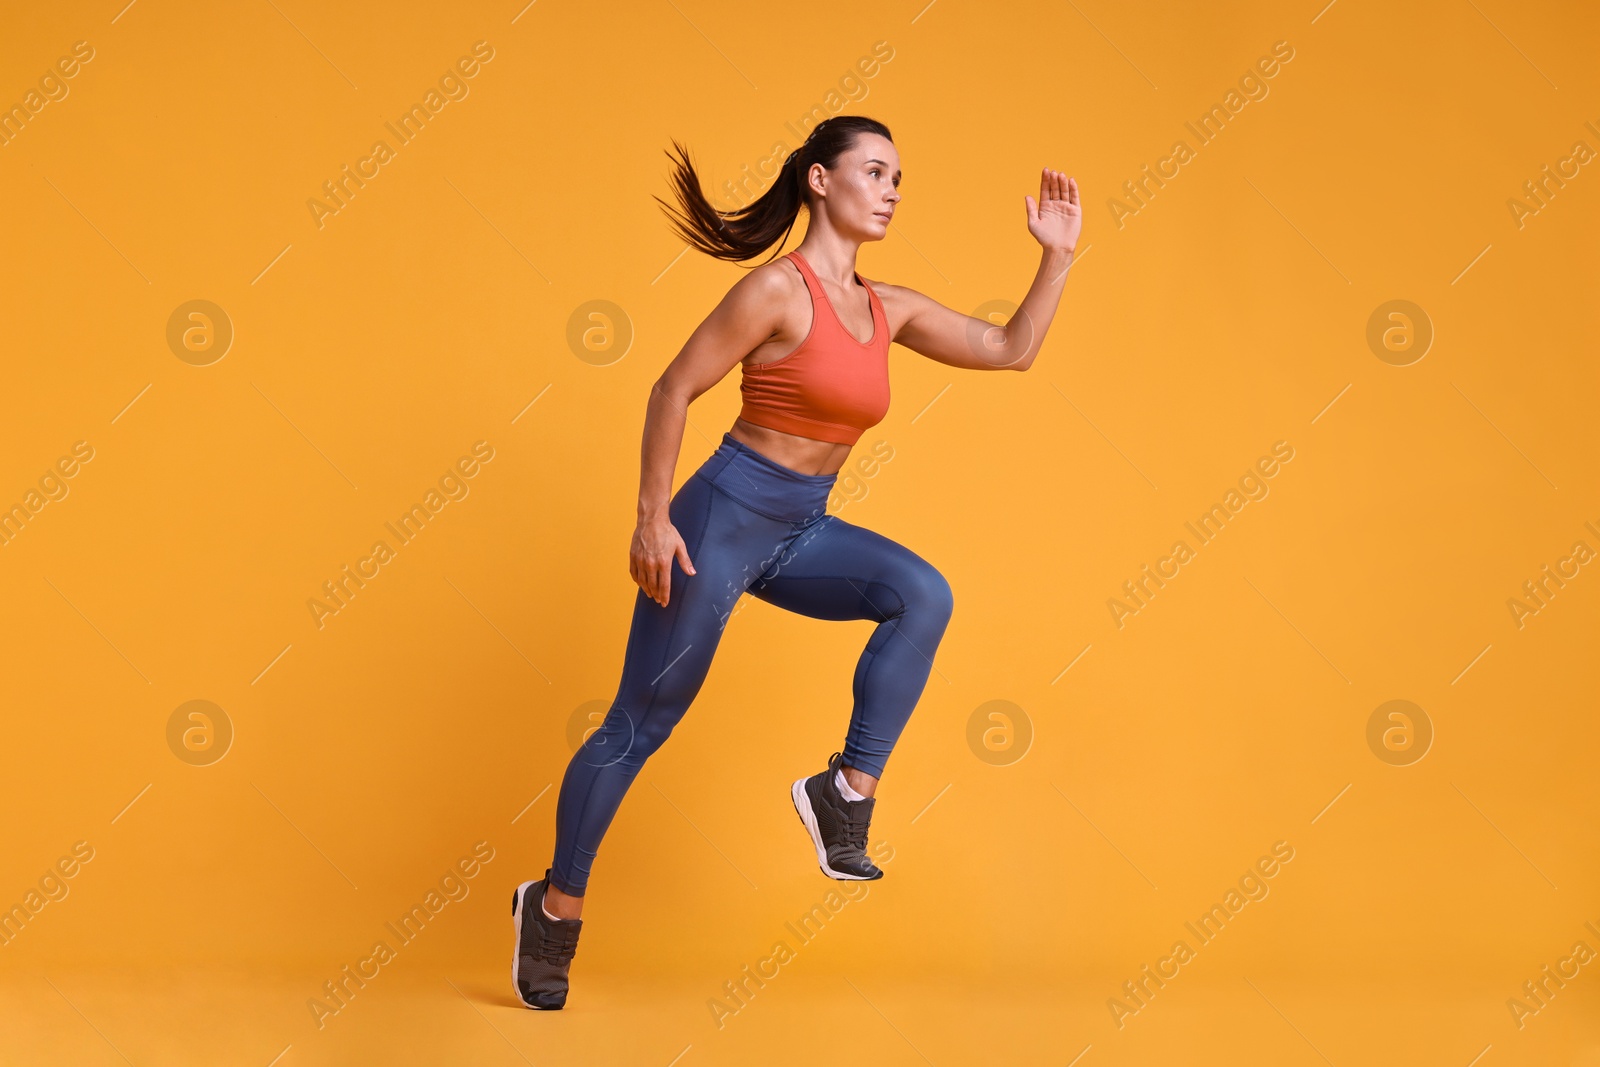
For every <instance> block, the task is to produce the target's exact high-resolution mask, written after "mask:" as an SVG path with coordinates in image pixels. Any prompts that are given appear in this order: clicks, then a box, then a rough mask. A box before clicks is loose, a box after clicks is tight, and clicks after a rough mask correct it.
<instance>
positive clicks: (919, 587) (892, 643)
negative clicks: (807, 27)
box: [511, 115, 1083, 1009]
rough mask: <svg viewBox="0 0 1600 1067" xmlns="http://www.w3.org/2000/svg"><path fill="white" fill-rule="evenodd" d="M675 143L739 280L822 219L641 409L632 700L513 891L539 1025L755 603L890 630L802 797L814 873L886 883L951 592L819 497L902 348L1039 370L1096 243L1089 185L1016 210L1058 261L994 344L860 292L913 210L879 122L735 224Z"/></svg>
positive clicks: (699, 224) (519, 948) (615, 718)
mask: <svg viewBox="0 0 1600 1067" xmlns="http://www.w3.org/2000/svg"><path fill="white" fill-rule="evenodd" d="M677 147H678V149H679V153H680V156H681V159H682V161H681V163H679V164H678V166H677V173H676V175H675V191H676V193H677V197H678V200H679V202H680V204H681V205H682V207H683V209H684V212H685V213H686V214H684V215H681V216H674V217H673V222H674V224H675V225H676V226H677V227H678V229H679V230H680V231H681V232H682V234H683V235H684V237H685V238H686V239H687V240H688V241H689V242H690V243H691V244H692V245H694V247H696V248H698V249H700V250H701V251H703V252H705V253H707V254H708V255H711V256H714V257H716V258H718V259H725V260H730V261H732V262H741V261H744V260H748V259H753V258H754V257H755V256H757V255H759V254H760V253H761V252H762V251H763V250H765V249H767V248H769V247H770V246H772V245H773V243H774V242H776V243H778V244H779V245H780V246H781V244H782V243H783V240H784V239H785V238H787V236H788V234H789V231H790V230H791V229H792V228H793V226H794V223H795V219H796V218H797V217H798V215H799V211H800V207H801V206H802V205H804V206H805V208H806V209H807V211H808V212H809V214H810V222H809V225H808V227H807V229H806V235H805V239H804V240H802V241H801V242H800V247H799V248H797V249H795V250H794V251H793V252H790V253H789V254H788V255H786V256H784V257H782V258H781V259H779V260H777V261H775V262H768V263H765V264H762V265H761V266H759V267H756V268H755V269H754V270H752V271H751V272H750V273H749V275H747V276H746V277H744V278H742V279H740V280H739V281H738V282H737V283H736V284H735V285H734V286H733V288H732V289H730V290H729V292H728V295H727V296H726V297H724V298H723V300H722V302H721V303H720V304H719V305H718V306H717V307H716V308H715V309H714V310H713V311H712V312H711V314H710V315H709V316H707V317H706V319H705V321H704V322H702V323H701V324H700V326H699V327H698V328H697V329H696V330H695V331H694V334H693V335H692V336H690V338H689V341H688V343H687V344H685V345H684V347H683V350H682V351H681V352H679V353H678V355H677V357H676V358H675V359H673V361H672V363H671V364H670V365H668V367H667V369H666V370H665V371H664V372H663V373H662V375H661V377H660V379H659V380H657V381H656V383H655V386H654V388H653V389H652V390H651V393H650V402H649V405H648V407H647V408H646V413H645V423H644V445H643V449H642V453H643V463H642V466H643V472H642V476H641V478H640V487H639V520H638V526H637V528H636V529H635V530H634V534H633V544H632V547H631V549H630V551H629V564H628V566H629V571H630V573H631V574H632V575H633V579H634V581H636V582H637V583H638V584H639V592H638V594H637V595H636V597H635V600H634V609H633V627H632V629H631V630H630V631H629V634H628V647H627V652H626V653H625V656H624V662H623V668H622V681H621V684H620V685H619V687H618V690H617V697H616V700H615V702H613V704H612V705H611V708H610V711H609V712H608V713H607V715H606V717H605V720H604V721H603V722H602V723H601V724H600V727H599V729H597V730H595V731H594V732H593V733H592V734H591V735H590V736H589V737H588V738H586V739H585V740H584V742H583V744H582V745H581V746H580V747H579V748H578V751H577V752H576V753H575V754H574V755H573V757H572V760H571V762H570V763H569V764H568V766H567V771H566V776H565V777H564V778H563V779H562V782H561V792H560V795H559V799H558V800H557V804H556V835H555V857H554V862H553V863H552V864H551V866H550V868H549V869H548V870H546V871H545V876H544V877H543V878H540V879H538V880H537V881H531V882H523V883H522V884H521V885H520V886H518V887H517V889H516V890H515V892H514V893H513V894H512V900H511V915H512V920H513V922H514V924H515V926H516V931H517V943H516V949H515V955H514V956H513V960H512V970H511V974H512V981H513V983H514V985H515V986H516V989H517V995H518V996H519V997H521V999H522V1002H523V1003H524V1004H526V1005H527V1006H528V1007H530V1008H543V1009H557V1008H561V1007H563V1006H564V1005H565V1004H566V1000H567V972H568V968H569V966H570V964H571V962H572V957H573V954H574V953H575V951H576V949H577V944H578V933H579V931H580V930H581V929H582V926H583V921H582V920H581V919H580V918H579V915H581V914H582V912H583V898H584V893H585V890H586V888H587V885H588V881H589V871H590V866H591V865H592V864H593V862H594V859H595V854H596V850H597V849H598V848H599V845H600V839H601V836H602V835H603V834H604V833H605V831H606V829H607V827H609V826H610V824H611V820H612V817H613V816H614V815H615V814H616V812H617V807H618V805H619V804H620V803H621V802H622V797H623V794H624V793H625V792H626V791H627V789H628V786H629V785H630V784H631V783H632V781H633V779H634V776H635V775H637V774H638V772H639V768H640V767H642V766H643V765H644V761H645V760H646V759H648V758H649V756H650V755H651V753H653V752H655V751H656V749H657V748H659V747H660V746H661V744H662V742H664V741H665V740H666V739H667V735H668V734H670V733H671V732H672V728H673V727H674V726H675V725H676V724H677V723H678V720H679V719H681V718H682V717H683V714H684V712H685V711H687V710H688V707H689V704H690V702H691V701H693V700H694V698H695V695H696V694H697V693H698V692H699V690H700V686H701V683H702V682H703V681H704V680H705V677H706V672H707V671H708V670H709V669H710V666H711V657H712V654H713V653H714V652H715V651H716V648H717V643H718V641H719V640H720V639H721V636H722V630H723V627H724V625H725V624H726V622H727V620H728V617H729V615H731V614H732V612H733V609H734V605H735V603H736V602H737V601H738V599H739V597H740V596H741V595H742V594H743V593H745V592H748V593H750V595H752V596H755V597H759V598H760V599H762V600H765V601H767V602H768V603H770V604H776V605H777V606H779V607H782V608H786V609H788V610H790V611H794V612H798V613H800V614H802V615H809V616H811V617H813V618H819V619H871V620H873V621H874V622H876V623H877V624H878V626H877V629H876V630H874V631H873V634H872V637H871V638H870V639H869V640H868V641H867V647H866V650H865V651H863V652H862V654H861V659H860V661H859V662H858V663H857V665H856V671H855V682H854V688H853V692H854V698H855V703H854V707H853V708H852V710H851V714H850V726H849V730H848V732H847V733H846V734H845V739H844V747H843V750H842V751H841V752H835V753H834V754H833V756H832V758H831V759H829V761H828V765H827V767H826V768H825V769H824V770H822V771H820V772H818V773H817V774H814V775H812V776H811V777H809V778H801V779H800V780H798V781H796V782H795V783H794V785H793V787H792V788H791V790H790V795H791V798H792V799H793V802H794V806H795V810H796V811H797V812H798V813H799V815H800V821H801V823H802V824H803V825H804V826H805V829H806V833H807V835H808V836H809V837H810V839H811V844H812V847H813V848H814V849H815V851H816V856H817V864H818V866H819V867H821V868H822V872H823V873H824V874H826V875H828V876H829V877H831V878H840V879H863V880H864V879H874V878H881V877H883V872H882V871H881V870H880V869H878V867H877V866H875V865H874V864H873V862H872V860H871V859H869V858H868V857H867V854H866V851H865V846H866V840H867V826H868V822H869V820H870V818H871V815H872V807H873V794H874V793H875V791H876V789H877V785H878V780H879V779H880V778H881V777H882V776H883V769H884V764H885V763H886V762H887V760H888V758H889V753H890V751H891V750H892V749H893V748H894V744H895V742H896V740H898V739H899V737H900V733H901V730H902V729H903V728H904V727H905V724H906V720H907V719H908V718H909V717H910V715H911V710H912V708H913V707H914V706H915V705H916V703H917V700H918V698H919V697H920V696H921V693H922V689H923V686H924V684H925V683H926V682H927V680H928V673H929V671H930V670H931V668H932V666H933V656H934V652H935V650H936V649H937V648H938V645H939V642H940V639H941V638H942V637H943V636H944V631H945V626H946V624H947V623H948V622H949V620H950V612H951V604H952V600H951V592H950V585H949V583H948V582H946V581H945V579H944V576H943V575H941V574H940V573H939V571H937V570H936V569H935V568H934V567H933V566H932V565H930V564H929V563H928V562H927V561H926V560H924V559H922V557H920V556H918V555H917V554H916V553H914V552H912V551H911V550H910V549H908V548H905V547H903V546H901V545H899V544H897V543H895V542H894V541H891V540H890V539H888V538H887V537H884V536H882V535H880V534H877V533H874V532H872V531H871V530H866V529H863V528H861V527H859V526H854V525H852V524H850V523H848V522H845V521H844V520H843V519H840V518H838V517H837V516H835V515H830V514H828V512H827V504H828V496H829V493H830V491H831V490H832V488H833V484H834V481H835V480H836V478H837V476H838V472H839V469H840V468H841V467H842V466H843V465H844V462H845V459H846V458H847V457H848V456H849V454H850V448H851V446H852V445H854V444H855V443H856V441H857V439H859V438H860V436H861V435H862V433H863V432H865V431H866V430H868V429H870V428H871V427H873V426H875V425H876V424H877V423H878V422H880V421H882V419H883V417H884V415H885V413H886V412H887V411H888V408H889V366H888V353H889V342H890V341H891V340H894V341H898V342H900V344H902V345H904V346H905V347H907V348H909V349H911V350H912V351H914V352H918V353H920V354H922V355H924V356H927V357H928V358H929V359H932V360H936V361H938V362H940V363H944V364H947V365H949V366H952V367H961V368H965V369H969V370H1019V371H1020V370H1027V369H1028V367H1029V366H1031V365H1032V364H1033V360H1034V356H1035V355H1036V354H1037V352H1038V350H1039V346H1040V345H1041V344H1042V343H1043V341H1044V336H1045V332H1046V331H1047V330H1048V329H1049V327H1050V320H1051V319H1052V318H1053V317H1054V315H1055V311H1056V305H1057V303H1058V302H1059V301H1060V298H1061V291H1062V288H1063V286H1064V285H1065V284H1066V276H1067V268H1068V267H1070V266H1071V264H1072V260H1073V255H1074V249H1075V248H1076V246H1077V241H1078V233H1079V230H1080V228H1081V226H1082V223H1083V217H1082V216H1083V212H1082V208H1081V206H1080V204H1079V200H1078V185H1077V182H1076V181H1075V180H1074V179H1072V178H1068V177H1066V176H1065V175H1063V174H1062V173H1061V172H1059V171H1054V170H1045V171H1044V172H1043V174H1042V175H1041V178H1040V182H1039V199H1038V201H1037V202H1035V201H1034V199H1033V197H1031V196H1028V197H1024V201H1025V204H1026V207H1027V212H1028V232H1029V233H1031V234H1032V235H1033V236H1034V238H1035V239H1037V240H1038V241H1039V243H1040V244H1041V245H1043V246H1044V255H1043V258H1042V260H1041V262H1040V264H1039V272H1038V274H1037V275H1036V276H1035V277H1034V280H1033V285H1032V287H1031V288H1030V289H1029V290H1028V294H1027V296H1025V297H1024V298H1023V300H1022V304H1021V306H1020V307H1018V309H1017V311H1016V313H1015V314H1014V315H1013V316H1012V318H1011V321H1010V322H1009V323H1008V324H1007V325H1006V326H1004V327H999V326H994V325H993V324H991V323H988V322H985V321H984V320H982V319H977V318H973V317H971V316H968V315H963V314H961V313H960V312H958V311H953V310H951V309H950V308H947V307H945V306H943V305H941V304H940V303H938V302H937V301H935V300H932V299H930V298H929V297H926V296H924V295H922V294H921V293H918V292H916V291H914V290H912V289H906V288H902V287H900V286H894V285H887V284H885V283H883V282H872V283H870V284H869V283H867V282H866V281H865V280H864V279H862V277H861V276H860V275H859V274H857V273H855V270H854V265H855V259H856V251H857V249H858V248H859V247H860V246H861V244H862V242H864V241H881V240H882V239H883V237H884V235H885V234H887V233H888V232H889V222H890V218H891V217H892V216H893V214H894V211H895V207H896V205H898V204H899V202H900V192H899V186H900V157H899V153H897V152H896V151H895V147H894V143H893V141H892V140H891V139H890V136H889V130H888V128H887V127H885V126H884V125H883V124H882V123H879V122H875V121H873V120H872V119H869V118H865V117H862V116H857V115H840V116H836V117H833V118H829V119H825V120H823V121H822V122H820V123H818V124H817V126H816V128H815V129H814V130H813V131H812V133H811V135H810V136H809V137H808V138H807V139H806V142H805V144H803V145H801V146H800V148H798V149H796V150H795V151H794V152H792V153H790V155H789V157H788V159H787V160H785V162H784V164H783V169H782V170H781V171H780V172H779V174H778V176H777V179H776V180H775V181H774V182H773V185H772V188H771V189H770V190H768V191H767V192H766V193H765V194H764V195H762V197H761V198H760V199H759V200H756V201H755V202H754V203H752V204H750V205H748V206H747V207H744V208H741V209H739V210H737V211H732V212H722V211H718V210H716V209H715V208H713V207H712V206H711V204H709V203H708V202H707V201H706V199H705V196H704V195H703V193H702V192H701V189H700V181H699V178H698V177H697V176H696V174H695V171H694V167H693V165H692V164H691V163H690V162H689V159H688V155H687V153H686V152H684V151H683V149H682V146H677ZM663 206H665V205H663ZM669 215H671V211H670V209H669ZM735 362H739V363H741V364H742V367H743V370H742V373H741V385H740V392H741V395H742V398H743V406H742V408H741V410H740V412H739V417H738V418H737V419H735V420H734V423H733V427H732V428H731V429H730V430H729V431H728V432H727V433H726V434H724V435H723V438H722V443H721V445H720V447H718V448H717V449H716V451H715V452H713V453H712V454H711V456H710V457H709V458H708V459H707V460H706V461H705V462H704V463H703V464H702V465H701V466H700V468H699V470H697V471H696V472H695V473H694V475H692V476H691V477H690V478H689V479H688V480H687V481H685V482H684V483H683V485H682V486H681V487H680V488H679V489H678V491H677V493H676V494H675V495H673V496H672V497H671V501H670V503H669V502H668V494H669V491H670V489H671V487H672V473H673V468H674V466H675V464H676V459H677V456H678V451H679V448H680V447H681V445H682V443H683V429H684V424H685V422H686V420H687V417H688V407H689V404H690V403H692V402H693V401H694V400H695V399H696V398H697V397H699V396H700V395H701V394H702V393H704V392H706V391H707V390H708V389H710V388H711V387H712V386H714V385H716V384H717V382H719V381H721V380H722V378H723V377H724V376H725V375H726V374H727V373H728V372H729V371H731V370H732V369H733V365H734V363H735ZM674 562H676V563H677V564H678V568H677V569H676V570H674V569H673V566H672V565H673V563H674Z"/></svg>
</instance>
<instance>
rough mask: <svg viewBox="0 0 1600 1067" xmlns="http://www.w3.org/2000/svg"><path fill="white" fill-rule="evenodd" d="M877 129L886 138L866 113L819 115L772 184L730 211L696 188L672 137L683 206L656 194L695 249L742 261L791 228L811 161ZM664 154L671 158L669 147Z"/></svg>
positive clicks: (806, 189)
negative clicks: (819, 120) (676, 155)
mask: <svg viewBox="0 0 1600 1067" xmlns="http://www.w3.org/2000/svg"><path fill="white" fill-rule="evenodd" d="M861 133H875V134H878V135H880V136H882V137H884V138H886V139H888V140H891V141H892V140H893V139H894V138H892V137H890V136H889V128H888V127H887V126H885V125H883V123H881V122H877V121H875V120H873V119H869V118H867V117H866V116H864V115H836V116H834V117H832V118H826V119H823V120H822V121H821V122H819V123H817V125H816V126H815V127H814V128H813V129H812V131H811V135H810V136H809V137H807V138H806V140H805V143H804V144H802V145H801V146H800V147H799V148H797V149H795V150H794V151H793V152H790V153H789V155H788V157H787V158H785V159H784V161H783V166H782V167H781V168H780V169H779V171H778V176H777V177H776V178H775V179H774V180H773V182H772V187H771V188H770V189H768V190H767V191H766V192H765V193H763V194H761V196H760V197H759V198H758V199H756V200H755V201H754V202H752V203H750V204H746V205H745V206H744V207H741V208H737V209H735V210H733V211H720V210H718V209H717V208H715V207H713V206H712V205H711V203H710V201H708V200H707V199H706V197H705V193H704V192H703V191H702V190H701V188H700V178H699V175H698V174H697V173H696V172H695V169H694V164H693V163H691V162H690V160H689V153H688V150H687V149H685V148H684V147H683V146H682V145H680V144H679V143H678V142H677V141H676V140H674V141H673V142H672V145H673V147H674V148H676V149H677V150H678V156H679V158H678V159H676V160H674V161H673V168H674V169H673V174H672V176H671V182H672V191H673V193H674V195H675V197H676V199H677V201H678V204H679V206H680V207H681V211H678V212H674V211H673V210H672V208H671V207H669V206H668V205H667V204H666V203H665V202H664V201H662V200H661V198H660V197H655V198H654V199H655V200H656V202H657V203H658V204H660V205H661V207H662V210H663V211H665V212H666V214H667V217H668V218H669V219H670V220H671V222H672V225H673V227H674V228H675V230H676V231H677V233H678V234H679V235H680V236H681V237H682V238H683V239H684V240H685V241H687V242H688V243H689V244H690V245H691V246H693V247H694V248H697V249H699V250H700V251H702V252H704V253H705V254H706V255H708V256H711V257H713V258H715V259H725V260H729V261H731V262H735V263H738V262H741V261H743V260H747V259H754V258H755V257H756V256H758V255H760V254H761V253H762V252H763V251H764V250H766V249H767V248H770V247H772V246H773V245H774V244H776V245H777V246H778V247H780V248H781V247H782V246H783V242H784V241H785V240H787V239H788V236H789V233H790V231H791V230H793V229H794V224H795V220H796V219H797V218H799V216H800V208H801V207H802V206H804V207H806V208H807V209H809V208H810V204H811V190H810V185H809V183H808V182H807V180H806V175H807V174H808V173H809V172H810V170H811V166H812V164H814V163H821V164H822V166H823V167H824V168H832V167H833V166H834V164H835V163H837V162H838V160H839V157H840V156H841V155H843V154H844V153H845V152H846V151H848V150H849V149H850V148H851V147H852V146H853V145H854V143H855V139H856V135H857V134H861ZM667 155H668V158H669V159H671V158H672V154H671V152H670V151H669V152H668V153H667Z"/></svg>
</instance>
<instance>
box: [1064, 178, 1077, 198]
mask: <svg viewBox="0 0 1600 1067" xmlns="http://www.w3.org/2000/svg"><path fill="white" fill-rule="evenodd" d="M1067 199H1068V200H1069V201H1070V202H1071V203H1073V204H1076V203H1077V202H1078V179H1076V178H1068V179H1067Z"/></svg>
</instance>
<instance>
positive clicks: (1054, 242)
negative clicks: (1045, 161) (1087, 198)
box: [1023, 167, 1083, 252]
mask: <svg viewBox="0 0 1600 1067" xmlns="http://www.w3.org/2000/svg"><path fill="white" fill-rule="evenodd" d="M1023 200H1025V201H1026V202H1027V206H1028V232H1029V233H1031V234H1033V236H1034V239H1035V240H1037V241H1038V242H1039V243H1040V244H1042V245H1044V246H1045V247H1046V248H1064V249H1066V250H1067V251H1069V252H1072V251H1075V250H1076V249H1077V247H1078V233H1079V231H1081V230H1082V229H1083V205H1082V204H1081V203H1079V201H1078V180H1077V179H1076V178H1069V177H1067V176H1066V175H1065V174H1063V173H1061V172H1060V171H1059V170H1050V169H1049V168H1048V167H1047V168H1045V170H1044V172H1043V174H1042V175H1041V176H1040V178H1039V199H1038V201H1037V202H1035V201H1034V199H1033V197H1031V196H1024V197H1023Z"/></svg>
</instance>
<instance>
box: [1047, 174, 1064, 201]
mask: <svg viewBox="0 0 1600 1067" xmlns="http://www.w3.org/2000/svg"><path fill="white" fill-rule="evenodd" d="M1050 177H1051V189H1050V192H1051V196H1052V197H1053V198H1054V199H1056V200H1065V199H1066V198H1067V186H1066V179H1064V178H1063V177H1062V176H1061V172H1060V171H1059V170H1053V171H1051V172H1050Z"/></svg>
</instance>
